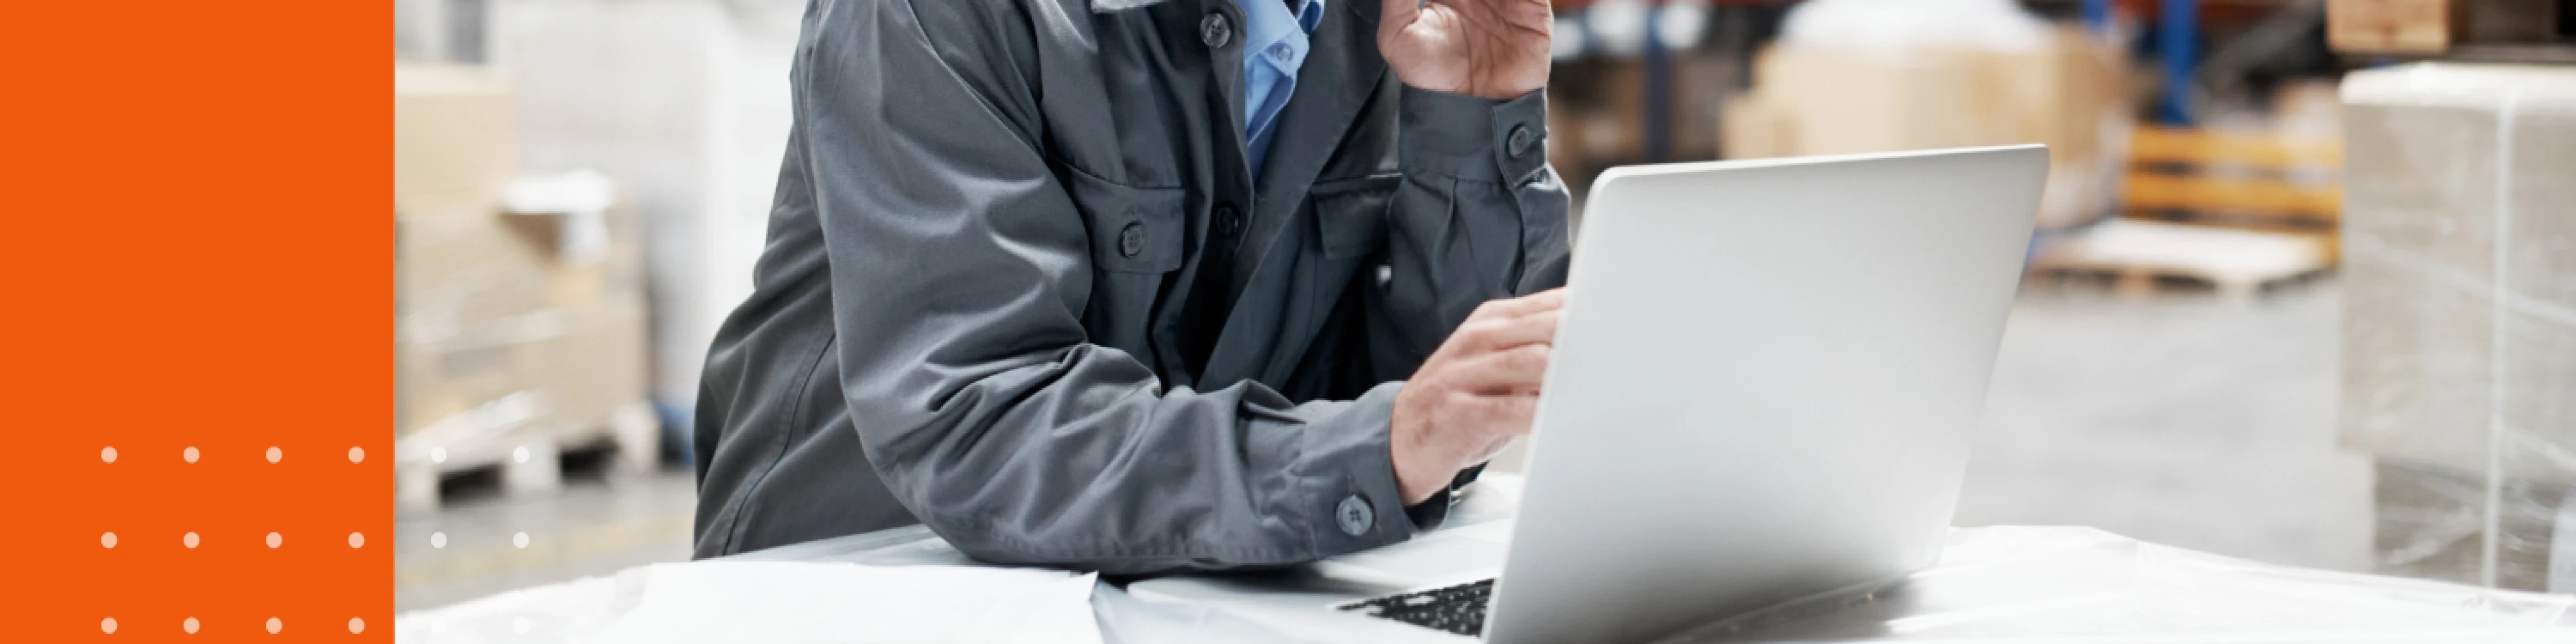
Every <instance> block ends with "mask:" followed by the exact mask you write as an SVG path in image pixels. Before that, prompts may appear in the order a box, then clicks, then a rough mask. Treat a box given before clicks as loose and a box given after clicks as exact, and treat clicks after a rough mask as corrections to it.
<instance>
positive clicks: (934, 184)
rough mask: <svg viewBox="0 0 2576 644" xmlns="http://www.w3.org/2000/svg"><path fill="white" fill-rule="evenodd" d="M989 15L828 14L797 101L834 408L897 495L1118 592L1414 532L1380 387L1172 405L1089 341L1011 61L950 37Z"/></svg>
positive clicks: (986, 543) (804, 52)
mask: <svg viewBox="0 0 2576 644" xmlns="http://www.w3.org/2000/svg"><path fill="white" fill-rule="evenodd" d="M983 4H987V3H964V2H948V1H946V0H938V1H932V0H922V1H920V2H912V3H907V2H905V1H904V0H844V1H841V2H831V1H830V0H823V1H821V2H818V3H817V6H818V7H821V9H818V10H814V11H812V12H811V13H809V16H808V20H809V23H808V31H807V34H806V38H805V40H804V42H805V44H804V45H803V46H801V47H800V50H799V52H798V56H799V59H798V60H797V63H796V71H795V78H794V79H793V85H794V87H795V88H796V102H795V109H796V117H797V121H798V127H800V128H803V129H802V132H803V133H804V134H805V136H803V137H800V138H799V139H798V140H797V142H796V143H795V144H796V145H799V146H801V147H800V149H798V150H791V151H790V152H789V156H790V158H795V157H797V156H798V155H800V154H801V155H802V156H803V158H805V159H806V169H805V172H806V173H807V176H806V179H807V180H808V181H809V182H810V184H811V189H812V190H813V191H814V201H815V204H816V208H817V211H818V215H819V219H820V220H821V222H822V227H823V235H824V244H825V246H826V253H827V255H828V258H829V263H830V280H831V297H832V312H833V321H832V323H833V326H834V330H835V332H836V334H837V340H836V342H837V347H836V349H835V355H836V356H837V359H838V360H840V365H841V378H842V392H843V394H844V396H845V398H846V399H847V403H848V408H849V412H850V415H851V421H852V424H853V425H855V426H856V427H857V431H858V432H859V435H860V441H861V443H862V445H863V447H864V449H865V450H866V452H867V458H868V461H869V463H870V464H872V465H873V466H874V467H875V468H876V469H877V471H878V472H879V473H880V475H881V476H882V477H883V479H884V480H885V482H886V483H887V484H888V487H889V488H890V489H891V490H892V491H893V492H894V494H895V496H896V498H897V499H899V500H900V501H902V503H903V504H904V505H905V506H906V507H907V508H908V509H910V510H912V511H913V513H914V515H915V516H917V517H919V518H920V519H921V520H922V521H923V522H924V523H925V524H927V525H928V526H929V527H930V528H931V529H932V530H934V531H936V532H938V533H939V535H940V536H942V537H945V538H946V539H947V540H948V541H949V542H950V543H951V544H953V545H954V546H956V547H957V548H958V549H959V550H961V551H963V552H965V553H967V554H969V555H971V556H974V557H977V558H979V559H983V560H987V561H993V562H999V563H1014V564H1037V565H1051V566H1062V567H1069V568H1082V569H1093V570H1100V571H1103V572H1108V573H1113V574H1118V573H1148V572H1160V571H1172V570H1189V569H1225V568H1240V567H1258V566H1276V565H1285V564H1290V563H1296V562H1303V561H1308V560H1313V559H1316V558H1319V557H1323V556H1328V555H1332V554H1337V553H1342V552H1348V551H1353V550H1359V549H1363V548H1367V547H1372V546H1377V545H1382V544H1387V543H1393V542H1397V541H1401V540H1403V539H1405V538H1407V537H1409V536H1411V534H1412V531H1413V530H1414V528H1413V527H1412V526H1411V525H1410V522H1408V521H1405V520H1403V519H1402V517H1404V516H1405V514H1404V507H1403V504H1402V500H1401V497H1400V494H1399V492H1398V491H1397V488H1396V483H1395V475H1394V470H1393V467H1392V465H1391V464H1390V462H1389V458H1390V456H1389V451H1388V450H1389V447H1388V443H1387V431H1386V429H1387V428H1386V425H1387V418H1388V413H1389V410H1390V409H1391V405H1392V401H1393V397H1394V394H1395V391H1396V385H1385V386H1380V387H1377V388H1375V389H1371V390H1369V391H1368V392H1367V393H1366V394H1365V395H1362V396H1360V397H1359V398H1358V399H1356V400H1349V401H1317V402H1310V403H1305V404H1291V403H1290V402H1289V401H1287V400H1286V399H1285V398H1284V397H1282V396H1280V395H1279V394H1277V393H1275V392H1273V391H1270V390H1268V389H1265V388H1263V387H1261V386H1260V385H1258V384H1255V383H1249V382H1247V383H1243V384H1238V385H1235V386H1232V387H1228V388H1225V389H1222V390H1216V391H1192V390H1190V389H1187V388H1175V389H1170V390H1166V389H1164V388H1163V386H1162V384H1161V382H1160V381H1159V380H1158V379H1157V378H1156V377H1155V375H1154V374H1153V372H1152V371H1150V370H1149V369H1147V368H1146V367H1145V366H1144V365H1143V364H1142V363H1141V362H1139V361H1138V360H1137V359H1135V358H1134V357H1131V356H1129V355H1127V354H1125V353H1123V352H1121V351H1119V350H1116V349H1110V348H1106V347H1102V346H1099V345H1094V344H1090V343H1088V342H1086V337H1085V332H1084V329H1083V326H1082V324H1081V318H1082V314H1083V310H1084V306H1085V303H1086V302H1087V301H1088V300H1089V299H1090V289H1091V288H1092V274H1093V273H1092V265H1091V263H1092V255H1091V253H1090V252H1089V243H1090V242H1089V238H1088V237H1087V233H1086V231H1085V228H1084V225H1083V219H1082V217H1081V215H1080V214H1079V213H1078V211H1077V210H1076V209H1075V204H1074V202H1073V200H1072V198H1071V197H1070V196H1069V195H1068V193H1067V190H1066V187H1065V186H1064V185H1063V184H1062V183H1061V181H1062V179H1060V178H1059V177H1058V176H1057V175H1055V174H1054V173H1053V172H1052V171H1051V170H1050V169H1049V166H1048V164H1047V163H1046V161H1045V159H1044V157H1043V156H1042V155H1041V154H1040V152H1038V150H1039V147H1038V146H1037V144H1036V143H1035V142H1036V141H1038V140H1039V136H1040V133H1041V131H1042V130H1041V128H1042V127H1043V125H1042V124H1040V123H1039V122H1038V119H1037V117H1036V116H1035V114H1036V112H1037V109H1036V101H1035V98H1034V96H1033V94H1032V90H1031V88H1030V84H1029V81H1028V79H1026V78H1023V77H1021V76H1020V74H1021V71H1019V70H1030V69H1033V66H1032V64H1031V62H1030V61H1028V60H1026V59H1025V57H1026V52H1025V51H1023V50H1020V49H1015V48H1018V47H1024V43H1014V42H1011V41H1010V40H1009V39H1008V38H1007V37H1004V36H997V35H994V34H996V33H1009V32H1010V28H1009V27H1006V26H995V25H993V24H991V23H985V24H977V23H978V22H979V21H987V20H999V19H1003V18H994V17H989V16H967V15H962V14H964V13H971V12H976V11H979V9H975V8H971V7H972V6H975V5H983ZM952 19H953V20H952ZM924 22H932V23H935V24H933V25H932V26H930V27H929V28H925V26H924V25H923V24H922V23H924ZM952 22H953V23H955V24H951V23H952ZM1020 33H1021V34H1022V37H1025V34H1026V32H1025V31H1022V32H1020ZM930 34H939V36H938V37H937V39H936V40H934V38H933V37H932V36H931V35H930ZM853 466H859V465H858V464H853Z"/></svg>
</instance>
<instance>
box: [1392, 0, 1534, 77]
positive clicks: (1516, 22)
mask: <svg viewBox="0 0 2576 644" xmlns="http://www.w3.org/2000/svg"><path fill="white" fill-rule="evenodd" d="M1384 7H1385V8H1384V10H1383V11H1381V12H1380V13H1381V14H1382V15H1381V17H1380V18H1379V20H1378V25H1377V49H1378V52H1379V53H1380V54H1381V55H1384V56H1385V57H1386V65H1387V67H1388V68H1391V69H1394V70H1395V77H1396V78H1397V79H1401V80H1403V81H1404V84H1406V85H1411V86H1413V87H1414V88H1416V89H1426V90H1431V91H1434V92H1445V93H1450V94H1465V95H1468V96H1474V97H1477V98H1487V99H1496V100H1505V99H1514V98H1520V97H1521V96H1522V95H1524V94H1528V93H1530V92H1532V91H1536V90H1537V89H1538V88H1541V87H1545V86H1547V63H1548V28H1549V27H1550V26H1552V25H1554V24H1555V21H1554V20H1553V19H1552V18H1551V17H1550V16H1549V14H1548V0H1429V2H1422V1H1420V0H1385V4H1384Z"/></svg>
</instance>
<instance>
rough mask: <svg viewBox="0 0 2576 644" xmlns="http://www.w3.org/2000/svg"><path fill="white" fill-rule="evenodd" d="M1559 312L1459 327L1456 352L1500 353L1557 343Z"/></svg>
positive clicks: (1484, 321) (1554, 311)
mask: <svg viewBox="0 0 2576 644" xmlns="http://www.w3.org/2000/svg"><path fill="white" fill-rule="evenodd" d="M1563 317H1564V313H1563V311H1562V310H1548V311H1540V312H1537V313H1533V314H1530V315H1525V316H1521V317H1516V318H1498V319H1490V320H1470V321H1468V322H1467V323H1466V324H1461V325H1458V344H1459V348H1460V349H1462V350H1465V351H1469V352H1476V351H1499V350H1503V349H1509V348H1513V347H1518V346H1521V345H1525V344H1549V343H1553V342H1555V341H1556V323H1557V320H1559V319H1563Z"/></svg>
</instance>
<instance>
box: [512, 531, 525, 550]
mask: <svg viewBox="0 0 2576 644" xmlns="http://www.w3.org/2000/svg"><path fill="white" fill-rule="evenodd" d="M510 545H513V546H518V547H521V548H525V547H528V533H525V532H521V533H517V534H513V535H510Z"/></svg>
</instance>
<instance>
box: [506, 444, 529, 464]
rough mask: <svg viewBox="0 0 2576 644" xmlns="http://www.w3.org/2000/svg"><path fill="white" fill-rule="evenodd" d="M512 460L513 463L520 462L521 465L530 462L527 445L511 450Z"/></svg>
mask: <svg viewBox="0 0 2576 644" xmlns="http://www.w3.org/2000/svg"><path fill="white" fill-rule="evenodd" d="M510 460H512V461H517V462H520V463H525V462H528V448H527V446H525V445H521V446H519V447H514V448H511V449H510Z"/></svg>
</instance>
